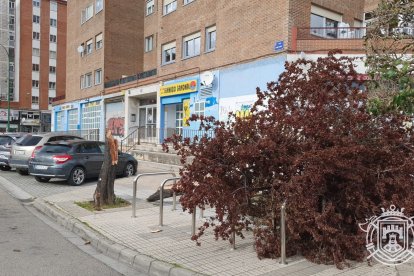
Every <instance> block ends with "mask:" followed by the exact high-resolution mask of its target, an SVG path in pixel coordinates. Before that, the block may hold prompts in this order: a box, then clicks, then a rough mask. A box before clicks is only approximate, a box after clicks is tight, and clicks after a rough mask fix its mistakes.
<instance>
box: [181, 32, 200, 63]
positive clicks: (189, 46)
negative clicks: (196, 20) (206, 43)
mask: <svg viewBox="0 0 414 276" xmlns="http://www.w3.org/2000/svg"><path fill="white" fill-rule="evenodd" d="M197 43H198V44H197ZM200 51H201V34H200V32H198V33H195V34H192V35H188V36H185V37H184V38H183V58H184V59H185V58H191V57H196V56H199V55H200Z"/></svg>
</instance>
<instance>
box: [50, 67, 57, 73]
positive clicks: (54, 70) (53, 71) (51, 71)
mask: <svg viewBox="0 0 414 276" xmlns="http://www.w3.org/2000/svg"><path fill="white" fill-rule="evenodd" d="M52 68H54V69H53V70H50V69H52ZM49 74H56V66H51V65H49Z"/></svg>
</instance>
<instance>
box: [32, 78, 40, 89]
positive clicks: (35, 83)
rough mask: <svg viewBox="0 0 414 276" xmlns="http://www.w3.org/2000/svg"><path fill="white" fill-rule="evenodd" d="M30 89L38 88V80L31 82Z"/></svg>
mask: <svg viewBox="0 0 414 276" xmlns="http://www.w3.org/2000/svg"><path fill="white" fill-rule="evenodd" d="M32 87H33V88H39V81H38V80H32Z"/></svg>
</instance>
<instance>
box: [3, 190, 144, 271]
mask: <svg viewBox="0 0 414 276" xmlns="http://www.w3.org/2000/svg"><path fill="white" fill-rule="evenodd" d="M86 252H87V253H86ZM105 258H107V257H105V256H103V255H102V254H100V253H98V252H97V251H95V250H94V249H93V248H92V247H91V246H90V245H85V242H84V241H83V240H82V239H80V238H79V237H77V236H76V235H74V234H72V233H70V232H68V231H66V230H64V229H63V228H60V227H59V226H57V225H54V224H53V223H52V222H51V221H48V219H47V218H46V217H44V216H42V215H41V214H39V213H38V212H37V211H36V210H35V209H34V208H33V207H31V206H30V204H29V205H22V204H21V203H20V202H19V201H17V200H16V199H14V198H12V197H11V196H10V195H9V194H7V193H6V192H5V191H4V190H3V189H2V187H1V186H0V275H1V276H8V275H10V276H12V275H13V276H19V275H39V276H40V275H42V276H47V275H59V276H65V275H68V276H69V275H70V276H72V275H105V276H106V275H122V274H125V275H130V274H132V272H131V271H130V270H128V269H126V270H125V271H124V272H125V273H122V274H121V273H119V272H117V271H115V270H114V269H113V268H110V267H109V266H108V265H106V264H104V263H102V261H106V262H107V263H111V260H107V259H109V258H107V259H105ZM98 259H99V260H98ZM112 264H113V266H112V267H116V266H117V264H116V263H115V264H114V262H113V261H112ZM116 269H117V270H118V271H120V272H122V270H123V269H125V268H124V267H122V266H120V267H118V268H116ZM135 275H137V274H136V273H135Z"/></svg>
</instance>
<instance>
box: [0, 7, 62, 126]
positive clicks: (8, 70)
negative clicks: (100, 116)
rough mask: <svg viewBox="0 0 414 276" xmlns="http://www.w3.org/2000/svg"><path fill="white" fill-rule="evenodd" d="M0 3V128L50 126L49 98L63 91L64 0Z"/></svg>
mask: <svg viewBox="0 0 414 276" xmlns="http://www.w3.org/2000/svg"><path fill="white" fill-rule="evenodd" d="M0 3H1V6H0V16H1V17H2V20H1V22H3V23H4V22H8V24H7V26H3V25H2V26H1V28H0V35H1V36H0V37H1V41H0V44H1V45H0V46H1V47H2V50H1V54H0V66H1V68H0V71H1V78H2V80H1V84H0V99H1V102H0V131H7V125H8V123H9V127H10V131H22V132H39V131H50V129H51V107H52V101H53V99H55V98H56V97H61V96H62V95H64V94H65V78H66V64H65V63H66V26H67V22H66V18H67V17H66V1H62V0H33V1H22V0H2V1H1V2H0ZM9 92H10V97H8V93H9ZM8 105H10V117H9V118H8V116H7V113H8Z"/></svg>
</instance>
